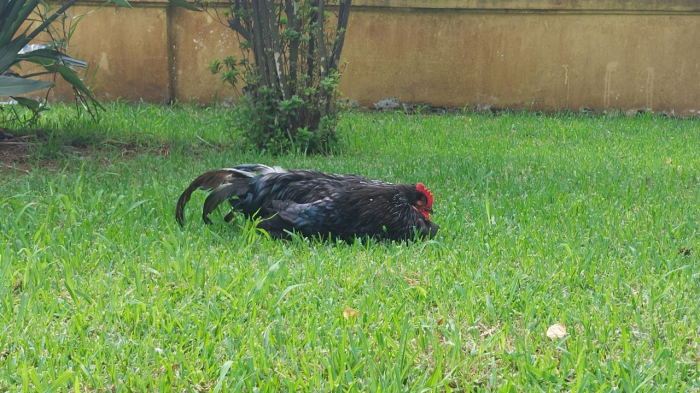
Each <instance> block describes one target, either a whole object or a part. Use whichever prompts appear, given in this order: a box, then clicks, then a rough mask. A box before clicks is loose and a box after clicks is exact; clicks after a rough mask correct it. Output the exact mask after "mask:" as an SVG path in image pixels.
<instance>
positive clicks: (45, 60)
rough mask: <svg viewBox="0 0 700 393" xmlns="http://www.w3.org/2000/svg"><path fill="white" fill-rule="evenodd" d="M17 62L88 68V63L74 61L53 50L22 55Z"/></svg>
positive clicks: (41, 50) (40, 50)
mask: <svg viewBox="0 0 700 393" xmlns="http://www.w3.org/2000/svg"><path fill="white" fill-rule="evenodd" d="M17 60H18V61H29V62H32V63H35V64H39V65H42V66H47V65H49V64H53V63H55V62H57V61H62V62H64V63H65V64H68V65H71V66H75V67H87V62H85V61H82V60H78V59H74V58H72V57H70V56H67V55H64V54H63V53H61V52H59V51H57V50H53V49H37V50H34V51H31V52H27V53H22V54H21V55H19V56H17Z"/></svg>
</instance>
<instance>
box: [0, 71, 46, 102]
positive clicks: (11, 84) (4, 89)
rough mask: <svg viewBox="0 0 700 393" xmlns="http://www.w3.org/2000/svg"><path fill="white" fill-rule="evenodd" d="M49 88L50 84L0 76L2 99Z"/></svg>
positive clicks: (0, 94)
mask: <svg viewBox="0 0 700 393" xmlns="http://www.w3.org/2000/svg"><path fill="white" fill-rule="evenodd" d="M51 86H53V83H51V82H46V81H40V80H35V79H26V78H17V77H14V76H4V75H0V96H3V97H11V96H17V95H20V94H26V93H30V92H32V91H37V90H42V89H46V88H48V87H51Z"/></svg>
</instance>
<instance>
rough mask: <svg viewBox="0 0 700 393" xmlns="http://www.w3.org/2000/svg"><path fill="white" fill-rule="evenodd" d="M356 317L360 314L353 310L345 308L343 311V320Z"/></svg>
mask: <svg viewBox="0 0 700 393" xmlns="http://www.w3.org/2000/svg"><path fill="white" fill-rule="evenodd" d="M358 315H360V312H359V311H357V310H355V309H354V308H350V307H345V309H344V310H343V318H345V319H351V318H356V317H357V316H358Z"/></svg>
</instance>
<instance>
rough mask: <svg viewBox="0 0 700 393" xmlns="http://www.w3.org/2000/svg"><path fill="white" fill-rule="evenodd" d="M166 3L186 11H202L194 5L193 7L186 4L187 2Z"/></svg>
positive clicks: (170, 0) (190, 4)
mask: <svg viewBox="0 0 700 393" xmlns="http://www.w3.org/2000/svg"><path fill="white" fill-rule="evenodd" d="M168 2H169V3H170V4H172V5H174V6H177V7H182V8H185V9H188V10H190V11H197V12H201V11H202V10H200V9H199V8H197V7H196V6H195V5H193V4H192V3H188V2H187V0H168Z"/></svg>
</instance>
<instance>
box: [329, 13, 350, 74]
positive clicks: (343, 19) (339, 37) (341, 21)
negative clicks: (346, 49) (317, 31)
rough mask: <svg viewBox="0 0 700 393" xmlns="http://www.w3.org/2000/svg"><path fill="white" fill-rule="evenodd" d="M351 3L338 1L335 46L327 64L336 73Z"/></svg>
mask: <svg viewBox="0 0 700 393" xmlns="http://www.w3.org/2000/svg"><path fill="white" fill-rule="evenodd" d="M351 3H352V0H340V5H339V10H338V26H337V28H336V38H335V44H334V45H333V52H332V53H331V58H330V62H329V64H330V68H331V69H333V70H336V71H337V70H338V64H339V63H340V54H341V53H342V51H343V44H344V43H345V32H346V31H347V27H348V20H349V19H350V5H351Z"/></svg>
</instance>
